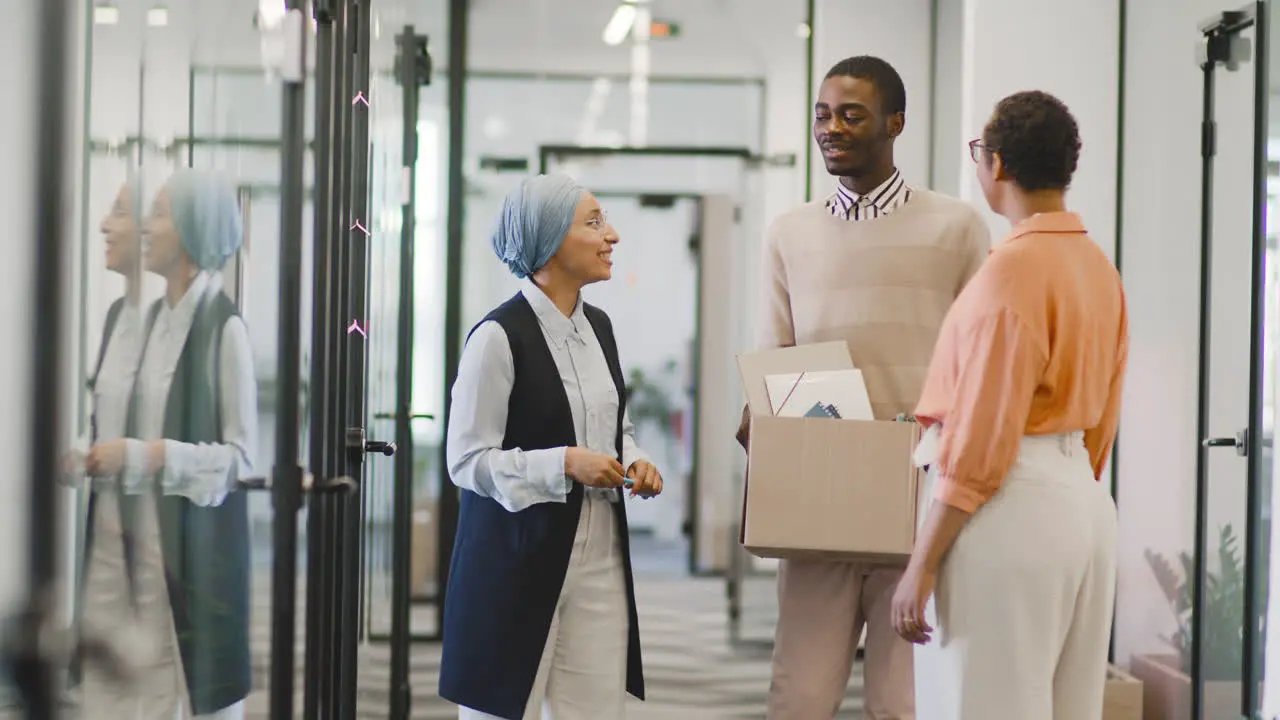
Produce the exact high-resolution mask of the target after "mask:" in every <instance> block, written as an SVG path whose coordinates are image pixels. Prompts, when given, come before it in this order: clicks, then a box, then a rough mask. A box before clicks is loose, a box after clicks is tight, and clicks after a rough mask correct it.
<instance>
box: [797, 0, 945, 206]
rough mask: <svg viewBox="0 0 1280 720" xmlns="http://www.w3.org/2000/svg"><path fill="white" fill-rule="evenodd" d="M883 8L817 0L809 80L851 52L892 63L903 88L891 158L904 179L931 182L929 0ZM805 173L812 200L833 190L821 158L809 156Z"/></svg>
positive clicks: (867, 2) (857, 0)
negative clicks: (902, 113) (903, 119)
mask: <svg viewBox="0 0 1280 720" xmlns="http://www.w3.org/2000/svg"><path fill="white" fill-rule="evenodd" d="M887 8H888V6H886V5H885V4H884V3H882V2H877V1H876V0H818V2H817V3H816V4H815V6H814V21H813V73H814V83H815V85H816V84H818V83H821V82H822V78H823V77H825V76H826V74H827V70H829V69H830V68H831V66H832V65H834V64H835V63H837V62H839V61H840V60H843V59H844V58H847V57H850V56H853V55H875V56H877V57H880V58H882V59H884V60H886V61H888V62H889V64H891V65H893V66H894V68H895V69H896V70H897V71H898V74H899V75H901V76H902V82H903V84H904V85H905V86H906V89H907V113H906V115H907V124H906V128H905V130H904V131H903V133H902V136H901V137H900V138H898V140H897V142H896V143H895V144H894V159H895V160H896V161H897V164H898V168H899V169H900V170H902V174H903V176H904V178H905V179H906V181H907V183H908V184H914V185H921V186H925V185H928V184H929V182H930V178H929V144H930V136H931V135H932V133H933V128H932V127H931V124H930V117H931V107H932V105H933V98H932V97H931V96H930V78H932V76H933V52H932V49H931V48H930V47H929V43H930V25H931V17H932V14H933V11H932V3H931V2H930V0H896V1H895V2H894V3H893V5H892V8H893V9H892V11H889V10H888V9H887ZM814 92H815V93H816V92H817V88H816V87H815V88H814ZM806 112H809V113H810V117H812V108H806ZM809 142H812V140H811V139H810V140H809ZM810 172H811V173H812V175H813V197H814V198H815V199H818V198H822V197H825V196H826V195H828V194H830V193H831V192H833V191H834V185H833V183H834V180H833V179H832V178H831V176H830V175H828V174H827V170H826V168H825V167H824V166H823V164H822V162H821V159H820V158H817V157H815V158H814V162H813V167H812V168H811V169H810Z"/></svg>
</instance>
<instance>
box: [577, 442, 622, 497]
mask: <svg viewBox="0 0 1280 720" xmlns="http://www.w3.org/2000/svg"><path fill="white" fill-rule="evenodd" d="M622 472H623V471H622V463H620V462H618V461H617V459H615V458H612V457H610V456H608V455H601V454H600V453H594V452H591V451H590V450H587V449H585V448H580V447H571V448H566V449H565V452H564V474H565V475H568V476H569V477H570V478H572V479H573V480H574V481H576V482H579V483H582V484H583V485H586V486H588V487H598V488H605V489H610V488H616V487H622V480H623V477H622Z"/></svg>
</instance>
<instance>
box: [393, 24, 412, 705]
mask: <svg viewBox="0 0 1280 720" xmlns="http://www.w3.org/2000/svg"><path fill="white" fill-rule="evenodd" d="M397 44H398V45H399V53H398V55H399V63H398V67H397V70H398V72H397V75H399V81H400V96H401V103H402V105H403V108H402V113H403V115H402V117H403V124H404V128H403V143H404V145H403V150H402V152H403V160H402V165H403V175H404V183H405V187H404V189H403V192H404V196H403V201H402V204H401V206H400V293H399V294H400V308H399V317H398V324H399V327H398V328H397V333H396V472H395V489H394V491H393V492H394V500H393V503H392V505H393V507H392V520H391V525H392V528H391V533H392V538H393V541H392V552H391V558H392V568H391V720H408V719H409V711H410V709H411V703H412V693H411V692H410V689H409V632H410V631H411V628H410V623H409V590H410V588H409V582H410V576H411V572H410V568H409V564H410V562H411V558H410V553H411V552H412V545H413V526H412V514H413V427H412V422H413V410H412V404H413V314H414V312H413V311H414V307H413V303H414V283H413V278H414V273H413V271H414V266H413V263H414V259H413V258H414V253H413V250H414V248H413V243H414V230H415V227H414V225H415V218H414V213H415V208H416V201H415V198H416V193H417V182H418V181H417V162H418V83H419V72H418V64H417V53H418V37H417V36H416V35H415V34H414V31H413V26H412V25H406V26H405V28H404V32H402V33H401V34H400V37H399V38H398V39H397Z"/></svg>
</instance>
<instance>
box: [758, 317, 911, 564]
mask: <svg viewBox="0 0 1280 720" xmlns="http://www.w3.org/2000/svg"><path fill="white" fill-rule="evenodd" d="M738 369H739V371H740V373H741V375H742V384H743V388H744V389H745V391H746V396H747V405H748V406H749V408H750V411H751V443H750V445H751V447H750V450H749V452H748V456H747V458H748V459H747V467H748V477H747V481H746V482H745V483H744V490H743V510H742V526H741V528H742V529H741V534H740V536H739V540H740V541H741V542H742V544H743V546H744V547H745V548H746V549H747V551H748V552H750V553H751V554H753V555H757V556H759V557H768V558H789V557H815V556H816V557H831V558H838V559H851V560H870V561H875V562H905V561H906V559H907V558H908V557H909V556H910V555H911V549H912V547H913V546H914V544H915V535H916V517H917V513H918V512H919V507H918V506H919V503H920V501H921V498H920V489H921V487H922V486H923V473H922V471H920V470H919V469H918V468H916V467H915V464H914V463H913V462H912V457H911V456H912V453H914V452H915V448H916V443H917V442H919V440H920V426H919V425H917V424H916V423H911V422H895V421H884V420H847V419H846V420H834V419H828V418H796V417H774V416H773V414H772V408H771V406H770V404H769V396H768V390H767V388H766V386H765V377H766V376H768V375H774V374H780V373H797V372H804V371H817V370H848V369H853V361H852V360H851V359H850V358H849V348H848V346H847V345H845V343H843V342H830V343H820V344H815V345H802V346H799V347H790V348H781V349H778V350H769V351H765V352H760V353H751V354H746V355H740V356H739V357H738Z"/></svg>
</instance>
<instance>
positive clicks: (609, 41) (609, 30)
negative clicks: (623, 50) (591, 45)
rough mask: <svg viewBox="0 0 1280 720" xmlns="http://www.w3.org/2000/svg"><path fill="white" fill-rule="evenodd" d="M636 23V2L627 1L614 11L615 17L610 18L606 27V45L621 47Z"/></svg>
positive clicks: (632, 0) (604, 37)
mask: <svg viewBox="0 0 1280 720" xmlns="http://www.w3.org/2000/svg"><path fill="white" fill-rule="evenodd" d="M635 23H636V3H635V2H634V0H627V1H626V2H623V3H622V4H620V5H618V8H617V9H616V10H614V11H613V17H611V18H609V24H608V25H605V26H604V36H603V39H604V42H605V44H606V45H621V44H622V41H623V40H626V39H627V36H628V35H630V34H631V29H632V28H633V27H634V26H635Z"/></svg>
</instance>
